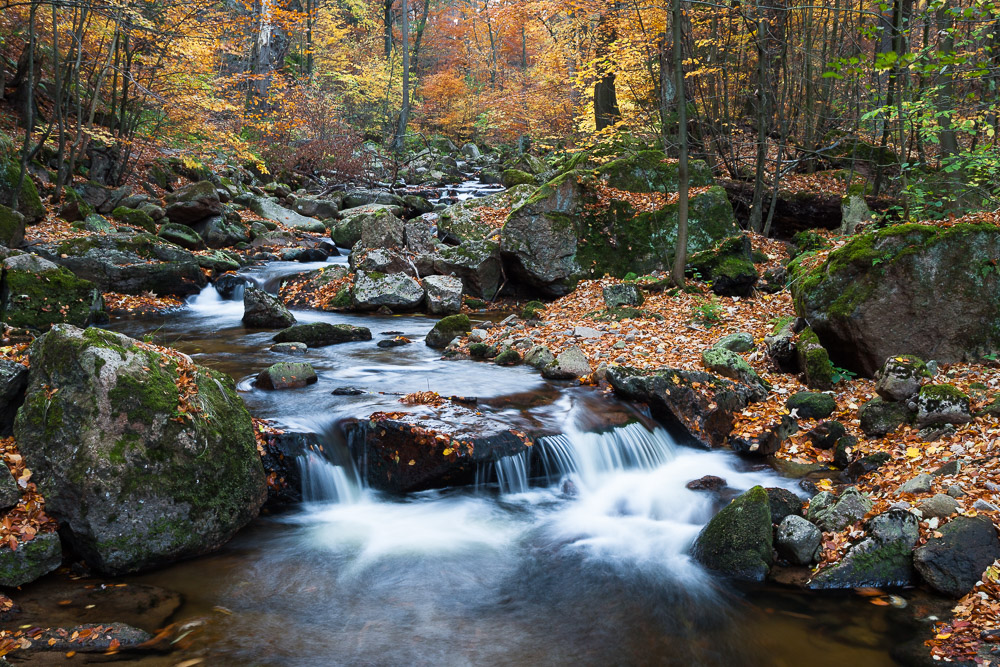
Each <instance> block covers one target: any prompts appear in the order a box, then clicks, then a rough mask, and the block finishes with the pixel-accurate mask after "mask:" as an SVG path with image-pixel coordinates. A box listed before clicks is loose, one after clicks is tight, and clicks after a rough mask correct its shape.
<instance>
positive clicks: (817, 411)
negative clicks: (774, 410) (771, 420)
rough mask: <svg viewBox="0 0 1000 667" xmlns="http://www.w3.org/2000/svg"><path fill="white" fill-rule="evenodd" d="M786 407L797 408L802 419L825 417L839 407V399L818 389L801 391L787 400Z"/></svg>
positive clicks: (797, 412)
mask: <svg viewBox="0 0 1000 667" xmlns="http://www.w3.org/2000/svg"><path fill="white" fill-rule="evenodd" d="M785 407H786V408H788V409H789V410H795V411H796V414H797V415H798V416H799V418H800V419H825V418H826V417H829V416H830V415H832V414H833V411H834V410H836V409H837V399H835V398H834V397H833V396H831V395H830V394H823V393H820V392H818V391H799V392H796V393H794V394H792V395H791V396H790V397H789V398H788V400H787V401H785Z"/></svg>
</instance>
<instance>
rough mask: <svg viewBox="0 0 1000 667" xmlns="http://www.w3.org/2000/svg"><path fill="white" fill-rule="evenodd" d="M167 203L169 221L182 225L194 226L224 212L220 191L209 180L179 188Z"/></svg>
mask: <svg viewBox="0 0 1000 667" xmlns="http://www.w3.org/2000/svg"><path fill="white" fill-rule="evenodd" d="M166 202H167V208H166V216H167V219H169V220H170V222H176V223H178V224H181V225H193V224H194V223H196V222H198V221H199V220H204V219H205V218H207V217H209V216H213V215H220V214H221V213H222V212H223V208H222V200H220V199H219V191H218V190H217V189H216V186H215V184H214V183H212V182H211V181H208V180H204V181H198V182H197V183H191V184H190V185H185V186H184V187H183V188H178V189H177V190H175V191H174V192H173V193H172V194H170V195H168V196H167V199H166ZM265 217H266V216H265Z"/></svg>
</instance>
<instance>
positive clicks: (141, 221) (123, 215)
mask: <svg viewBox="0 0 1000 667" xmlns="http://www.w3.org/2000/svg"><path fill="white" fill-rule="evenodd" d="M111 217H112V218H114V219H115V220H117V221H118V222H120V223H122V224H125V225H129V226H131V227H139V228H140V229H143V230H145V231H147V232H150V233H151V234H155V233H156V223H155V222H154V221H153V219H152V218H151V217H149V214H148V213H146V212H145V211H139V210H137V209H134V208H125V207H124V206H119V207H118V208H116V209H115V210H113V211H112V212H111Z"/></svg>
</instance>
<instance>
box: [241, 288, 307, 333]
mask: <svg viewBox="0 0 1000 667" xmlns="http://www.w3.org/2000/svg"><path fill="white" fill-rule="evenodd" d="M293 324H295V316H294V315H292V313H291V311H289V310H288V308H286V307H285V304H283V303H281V301H280V300H279V299H278V297H276V296H274V295H273V294H269V293H267V292H265V291H264V290H262V289H260V288H258V287H257V286H256V285H252V286H251V285H248V286H247V287H246V288H245V289H244V290H243V325H244V326H247V327H254V328H258V329H284V328H286V327H290V326H292V325H293Z"/></svg>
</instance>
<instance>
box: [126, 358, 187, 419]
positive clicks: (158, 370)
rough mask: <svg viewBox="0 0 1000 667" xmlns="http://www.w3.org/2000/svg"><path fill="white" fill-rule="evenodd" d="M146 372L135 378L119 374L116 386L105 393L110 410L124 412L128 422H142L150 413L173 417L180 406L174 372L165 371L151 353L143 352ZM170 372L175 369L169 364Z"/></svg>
mask: <svg viewBox="0 0 1000 667" xmlns="http://www.w3.org/2000/svg"><path fill="white" fill-rule="evenodd" d="M142 354H143V356H145V357H146V359H145V366H146V367H147V368H149V371H147V372H144V373H142V374H141V375H139V376H138V377H133V376H131V375H127V374H124V375H120V376H119V377H118V381H117V383H116V384H115V386H114V387H113V388H112V389H111V390H110V391H109V392H108V400H109V401H110V403H111V407H112V409H114V410H117V411H118V412H119V413H125V414H126V415H127V416H128V420H129V422H141V421H143V420H144V419H148V418H149V415H150V414H151V413H159V414H167V415H176V414H178V410H177V409H178V406H179V404H180V395H179V393H178V390H177V386H176V384H174V381H175V375H174V373H171V372H168V371H166V370H164V369H163V368H162V367H161V366H160V365H159V363H157V362H158V359H157V358H155V355H153V354H151V353H142ZM168 366H170V367H171V370H175V369H176V366H173V365H172V364H168Z"/></svg>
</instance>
